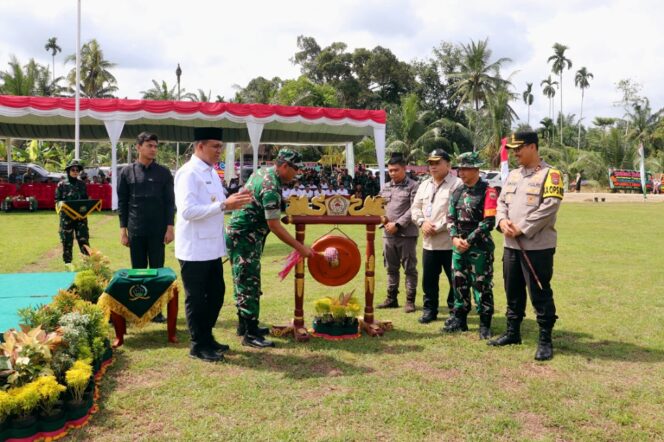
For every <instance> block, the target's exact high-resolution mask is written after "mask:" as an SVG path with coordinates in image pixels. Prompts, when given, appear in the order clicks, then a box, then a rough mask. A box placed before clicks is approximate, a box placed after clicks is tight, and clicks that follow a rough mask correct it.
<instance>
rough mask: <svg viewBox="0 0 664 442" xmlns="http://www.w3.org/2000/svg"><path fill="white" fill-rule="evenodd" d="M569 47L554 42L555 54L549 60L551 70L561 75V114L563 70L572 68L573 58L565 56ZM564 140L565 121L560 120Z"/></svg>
mask: <svg viewBox="0 0 664 442" xmlns="http://www.w3.org/2000/svg"><path fill="white" fill-rule="evenodd" d="M567 49H569V48H568V47H567V46H565V45H564V44H560V43H554V45H553V55H552V56H550V57H549V59H548V60H547V61H548V62H549V63H552V65H551V71H552V72H553V73H554V74H556V75H558V76H559V77H560V85H559V86H560V114H561V115H563V71H564V70H565V69H566V68H567V69H571V68H572V60H570V59H569V58H567V57H565V51H566V50H567ZM562 142H563V121H562V120H560V143H561V144H562Z"/></svg>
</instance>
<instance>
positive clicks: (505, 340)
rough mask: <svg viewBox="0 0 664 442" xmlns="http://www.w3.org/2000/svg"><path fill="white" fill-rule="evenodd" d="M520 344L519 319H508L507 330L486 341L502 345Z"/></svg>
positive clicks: (488, 343) (489, 343) (490, 343)
mask: <svg viewBox="0 0 664 442" xmlns="http://www.w3.org/2000/svg"><path fill="white" fill-rule="evenodd" d="M513 344H521V320H520V319H508V320H507V330H505V333H503V334H502V335H500V336H498V337H497V338H496V339H494V340H492V341H489V342H487V345H492V346H494V347H502V346H503V345H513Z"/></svg>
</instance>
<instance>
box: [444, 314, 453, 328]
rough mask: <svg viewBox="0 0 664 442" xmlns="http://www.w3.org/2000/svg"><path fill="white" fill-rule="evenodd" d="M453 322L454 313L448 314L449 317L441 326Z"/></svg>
mask: <svg viewBox="0 0 664 442" xmlns="http://www.w3.org/2000/svg"><path fill="white" fill-rule="evenodd" d="M453 320H454V312H450V315H449V316H448V317H447V318H445V322H444V323H443V324H444V325H448V324H449V323H450V322H451V321H453Z"/></svg>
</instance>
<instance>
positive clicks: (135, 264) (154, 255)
mask: <svg viewBox="0 0 664 442" xmlns="http://www.w3.org/2000/svg"><path fill="white" fill-rule="evenodd" d="M129 255H130V257H131V268H133V269H147V268H151V269H158V268H161V267H163V266H164V259H165V253H164V235H150V236H130V237H129Z"/></svg>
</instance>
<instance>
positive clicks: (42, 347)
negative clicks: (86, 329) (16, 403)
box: [0, 326, 62, 386]
mask: <svg viewBox="0 0 664 442" xmlns="http://www.w3.org/2000/svg"><path fill="white" fill-rule="evenodd" d="M3 338H4V342H3V343H2V344H0V376H2V377H5V378H6V383H7V384H9V385H14V386H21V385H24V384H27V383H29V382H31V381H33V380H35V379H37V377H39V376H44V375H51V374H53V371H52V370H51V368H50V362H51V358H52V353H51V352H52V351H53V350H55V349H56V348H57V347H58V346H60V345H61V344H62V334H61V333H60V332H59V331H58V332H51V333H46V332H45V331H44V330H42V329H41V326H37V327H35V328H33V329H31V328H29V327H27V326H23V327H22V331H17V330H15V329H10V330H8V331H7V332H5V334H4V335H3Z"/></svg>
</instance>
